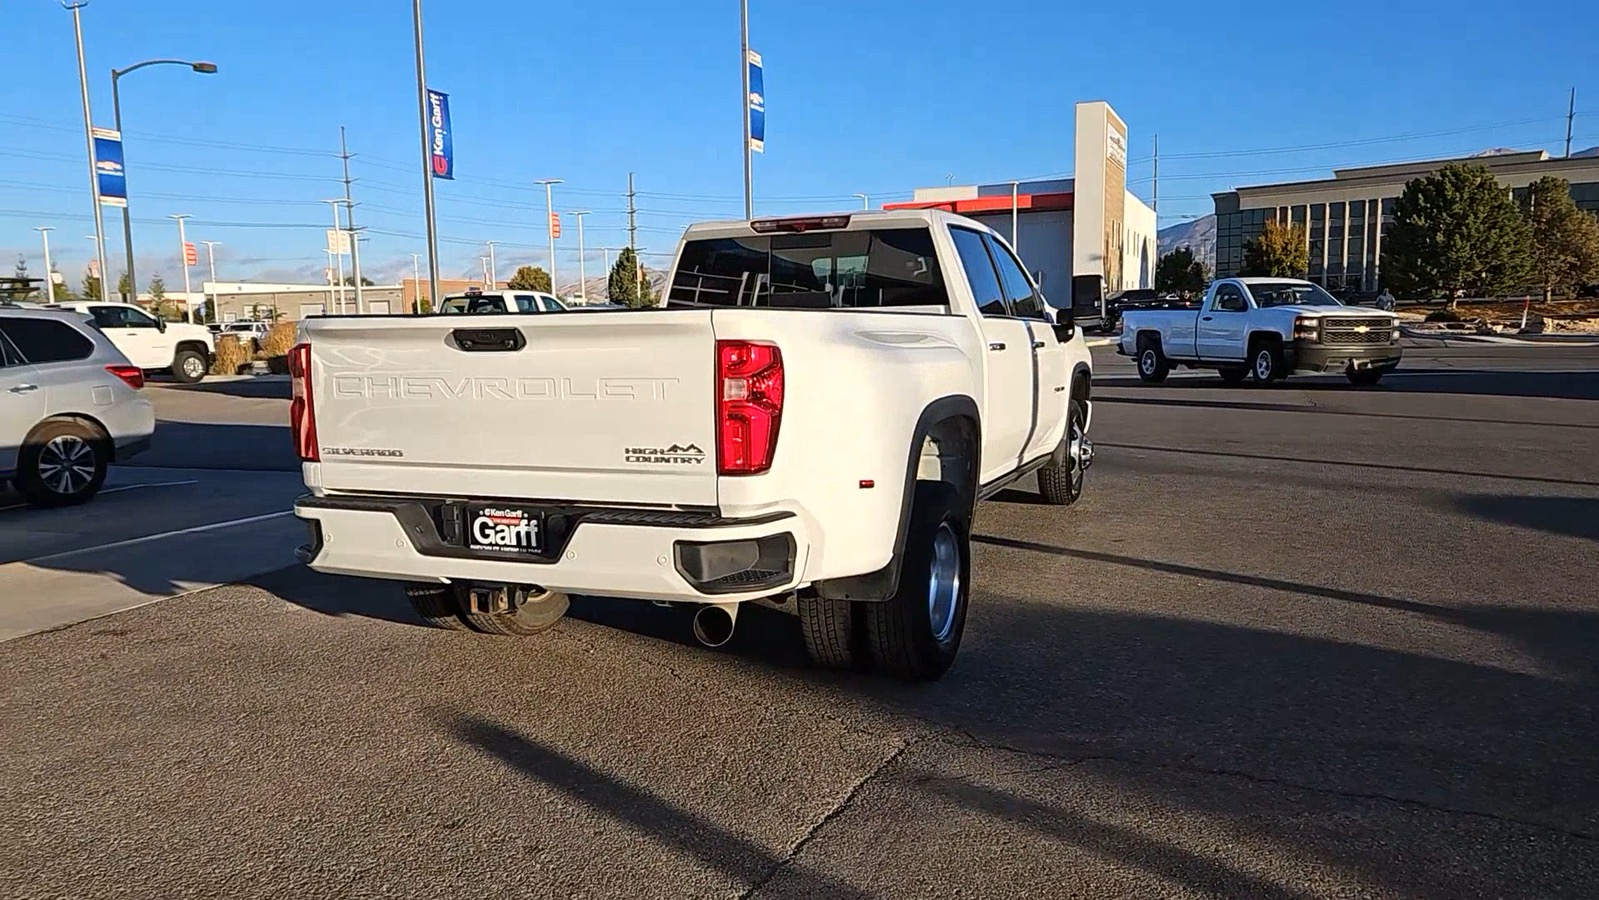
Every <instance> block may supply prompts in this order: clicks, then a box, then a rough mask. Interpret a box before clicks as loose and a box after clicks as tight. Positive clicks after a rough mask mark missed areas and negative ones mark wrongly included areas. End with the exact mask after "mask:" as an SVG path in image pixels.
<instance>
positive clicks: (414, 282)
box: [411, 253, 433, 314]
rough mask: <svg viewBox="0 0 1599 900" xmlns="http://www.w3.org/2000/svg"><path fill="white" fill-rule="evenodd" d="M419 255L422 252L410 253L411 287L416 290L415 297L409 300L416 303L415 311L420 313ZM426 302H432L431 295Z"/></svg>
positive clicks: (420, 271) (420, 279)
mask: <svg viewBox="0 0 1599 900" xmlns="http://www.w3.org/2000/svg"><path fill="white" fill-rule="evenodd" d="M421 257H422V254H420V253H413V254H411V287H412V288H413V289H415V291H416V299H415V300H413V301H411V302H413V303H415V304H416V311H417V313H418V314H420V313H421V312H422V270H421V265H422V263H421V262H420V260H421ZM428 303H429V304H432V303H433V298H432V297H429V298H428Z"/></svg>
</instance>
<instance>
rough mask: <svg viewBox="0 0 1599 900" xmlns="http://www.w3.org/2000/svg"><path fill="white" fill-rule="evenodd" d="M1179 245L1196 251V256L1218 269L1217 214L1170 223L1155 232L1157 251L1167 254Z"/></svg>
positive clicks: (1213, 268) (1159, 253) (1211, 267)
mask: <svg viewBox="0 0 1599 900" xmlns="http://www.w3.org/2000/svg"><path fill="white" fill-rule="evenodd" d="M1178 247H1187V248H1188V249H1190V250H1192V251H1194V258H1195V259H1197V260H1199V261H1200V262H1202V263H1204V264H1205V265H1207V266H1209V267H1210V269H1211V271H1215V269H1216V216H1215V214H1214V213H1212V214H1210V215H1204V216H1200V217H1199V218H1197V219H1190V220H1189V221H1187V222H1178V223H1177V224H1176V225H1168V226H1166V227H1165V228H1162V229H1160V230H1159V231H1157V232H1155V252H1156V254H1158V255H1159V256H1165V255H1166V254H1168V253H1170V252H1171V251H1173V250H1176V249H1177V248H1178Z"/></svg>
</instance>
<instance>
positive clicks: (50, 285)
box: [33, 225, 56, 303]
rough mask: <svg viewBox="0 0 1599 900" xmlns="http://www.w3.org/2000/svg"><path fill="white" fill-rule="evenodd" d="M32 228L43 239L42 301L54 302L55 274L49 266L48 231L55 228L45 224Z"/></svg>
mask: <svg viewBox="0 0 1599 900" xmlns="http://www.w3.org/2000/svg"><path fill="white" fill-rule="evenodd" d="M33 230H34V231H37V232H39V237H41V238H43V239H44V302H46V303H54V302H56V274H55V271H54V270H53V269H51V268H50V232H52V231H54V230H55V229H54V228H51V227H50V226H48V225H45V226H42V227H39V228H35V229H33Z"/></svg>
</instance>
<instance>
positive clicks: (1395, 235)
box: [1382, 163, 1530, 308]
mask: <svg viewBox="0 0 1599 900" xmlns="http://www.w3.org/2000/svg"><path fill="white" fill-rule="evenodd" d="M1528 232H1529V230H1528V228H1527V222H1526V219H1525V218H1524V217H1523V216H1522V215H1521V212H1520V210H1518V209H1517V208H1516V204H1515V203H1514V202H1513V201H1512V200H1511V199H1510V192H1509V191H1508V190H1506V189H1505V187H1504V186H1503V185H1501V184H1500V183H1499V182H1498V180H1497V179H1495V178H1494V176H1493V172H1492V171H1490V170H1489V169H1488V168H1487V167H1486V166H1481V165H1464V164H1459V163H1452V164H1450V165H1447V166H1444V167H1443V168H1441V169H1439V170H1438V171H1437V172H1435V173H1433V174H1431V175H1427V176H1425V177H1422V178H1416V179H1413V180H1412V181H1410V183H1408V184H1406V185H1405V192H1404V193H1403V194H1401V195H1400V196H1399V200H1398V201H1397V202H1396V203H1395V204H1394V224H1393V228H1392V229H1391V230H1390V231H1389V232H1388V233H1387V234H1385V235H1384V236H1383V242H1382V273H1383V280H1384V281H1385V282H1386V283H1387V284H1388V285H1389V286H1390V287H1392V288H1393V289H1394V291H1395V292H1397V293H1399V294H1401V295H1407V294H1408V295H1409V296H1412V297H1422V298H1426V297H1432V296H1437V295H1438V294H1442V295H1443V296H1445V297H1447V298H1448V300H1449V305H1450V307H1451V308H1453V306H1454V304H1455V301H1456V299H1458V298H1457V295H1458V294H1461V293H1465V294H1469V295H1476V296H1491V295H1494V294H1502V293H1505V292H1507V291H1510V290H1513V289H1515V288H1517V287H1521V286H1522V285H1523V281H1524V279H1525V278H1526V273H1527V255H1528V253H1527V251H1528V246H1529V244H1530V238H1529V233H1528Z"/></svg>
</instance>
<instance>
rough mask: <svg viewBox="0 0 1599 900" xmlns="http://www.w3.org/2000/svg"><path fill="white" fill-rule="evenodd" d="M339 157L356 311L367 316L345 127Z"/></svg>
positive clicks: (340, 132) (341, 130)
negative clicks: (341, 167)
mask: <svg viewBox="0 0 1599 900" xmlns="http://www.w3.org/2000/svg"><path fill="white" fill-rule="evenodd" d="M339 157H340V158H341V159H343V160H344V220H345V222H347V223H348V224H349V226H350V270H351V271H352V272H353V273H354V274H353V275H352V276H351V277H352V278H354V279H355V311H356V312H357V313H359V314H361V315H366V301H365V300H363V299H362V298H361V240H360V233H359V232H358V231H356V228H355V201H354V200H352V199H351V198H350V184H351V180H350V148H349V147H347V146H345V143H344V126H343V125H340V126H339Z"/></svg>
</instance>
